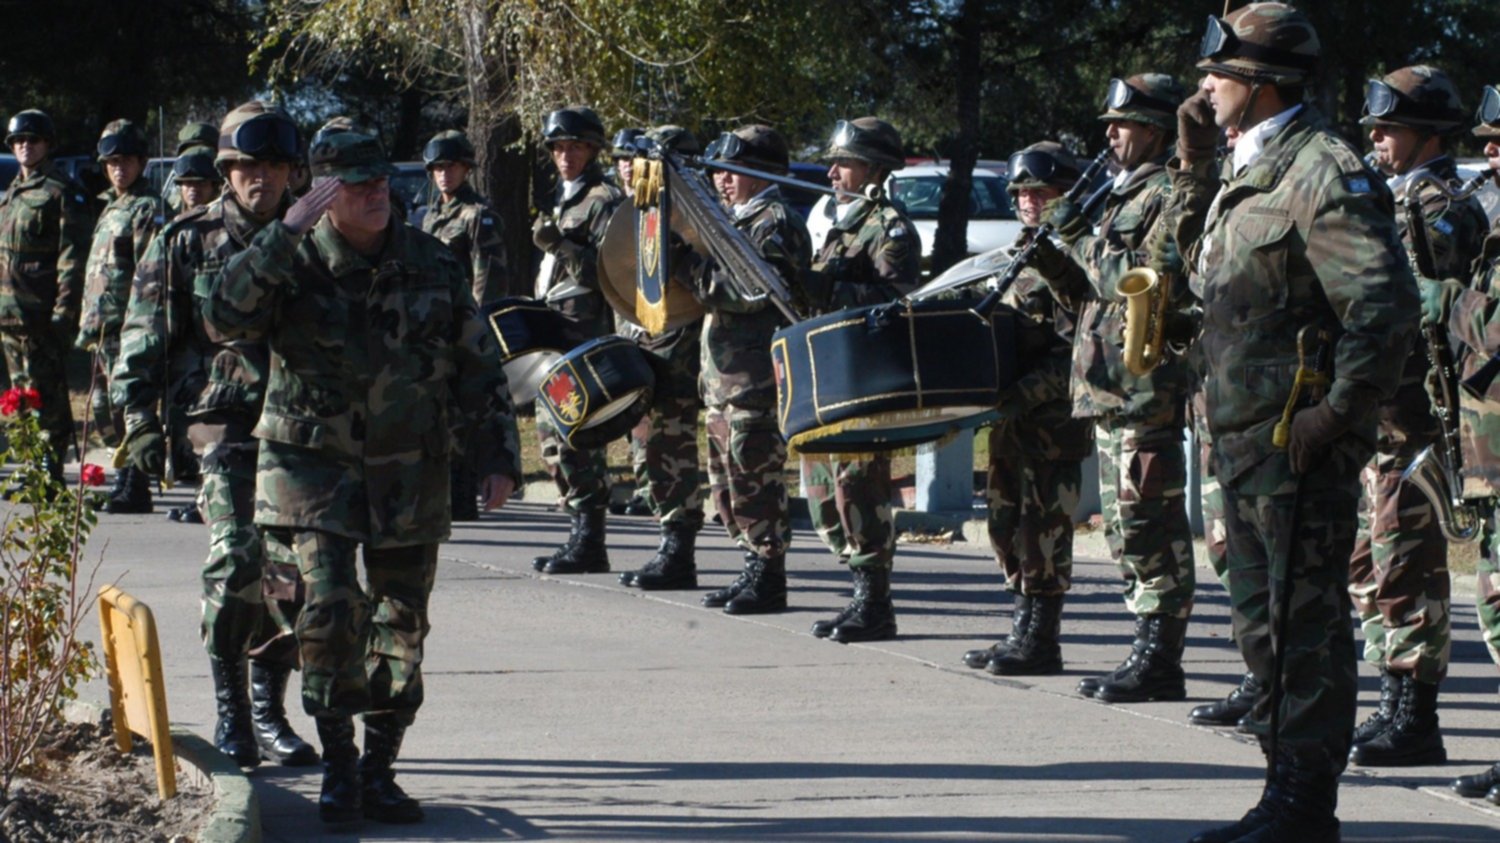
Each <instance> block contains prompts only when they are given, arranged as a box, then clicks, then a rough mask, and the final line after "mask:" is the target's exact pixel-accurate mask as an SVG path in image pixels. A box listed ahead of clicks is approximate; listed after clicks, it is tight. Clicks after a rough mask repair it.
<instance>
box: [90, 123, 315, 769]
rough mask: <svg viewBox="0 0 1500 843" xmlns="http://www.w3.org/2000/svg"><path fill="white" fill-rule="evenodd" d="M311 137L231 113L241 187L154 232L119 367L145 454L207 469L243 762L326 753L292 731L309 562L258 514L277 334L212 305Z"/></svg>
mask: <svg viewBox="0 0 1500 843" xmlns="http://www.w3.org/2000/svg"><path fill="white" fill-rule="evenodd" d="M297 141H298V138H297V130H296V126H295V124H293V123H292V121H291V118H289V117H287V116H286V115H285V114H284V113H283V112H280V111H278V110H275V109H273V108H271V107H270V106H267V105H266V104H264V103H261V102H256V101H252V102H248V103H245V104H243V105H241V106H239V107H238V108H236V109H234V110H233V111H231V112H229V114H228V115H227V116H226V117H225V118H224V123H223V133H222V136H221V139H220V141H219V149H218V153H217V155H218V166H219V168H220V169H221V171H222V173H223V175H224V177H225V180H226V181H227V182H228V184H229V186H230V189H229V191H227V192H226V193H225V194H224V195H223V196H221V197H219V198H218V199H216V200H214V201H213V202H211V203H209V204H208V205H205V206H203V207H201V208H196V209H193V210H191V211H187V212H185V213H184V214H183V215H182V216H180V217H178V218H177V219H175V220H173V221H172V222H171V223H170V224H168V225H167V226H166V227H165V228H164V229H163V230H162V232H161V234H160V235H158V236H157V237H156V238H155V239H154V240H153V241H152V242H151V246H150V248H149V249H148V250H147V252H146V254H145V256H144V257H143V258H142V259H141V262H140V266H139V267H138V268H137V271H136V275H135V280H134V284H133V288H132V290H131V294H130V301H129V307H128V309H127V311H126V315H125V323H124V326H123V327H122V328H121V329H120V356H119V359H118V360H117V361H116V363H115V368H114V372H113V378H112V382H113V389H112V393H111V397H112V398H113V400H114V402H115V405H116V406H118V407H120V409H121V411H122V412H123V413H124V415H125V448H126V450H127V452H128V453H129V457H130V463H131V465H132V466H133V467H134V468H135V469H136V470H138V471H140V472H141V473H142V474H144V475H149V476H156V477H162V478H163V479H165V480H167V481H169V482H171V481H176V482H182V481H185V480H191V479H192V478H193V476H195V475H197V474H199V472H200V470H201V486H200V487H199V489H198V508H199V511H201V512H202V514H203V516H204V518H205V519H206V521H207V523H208V557H207V558H206V559H205V560H204V563H203V572H202V579H203V619H202V636H203V647H204V649H205V650H207V651H208V660H209V668H210V672H211V675H212V676H213V682H214V697H215V700H216V702H217V704H218V723H217V726H216V728H215V730H214V744H215V745H216V746H217V747H218V748H219V750H220V751H221V752H223V753H224V754H226V755H228V756H230V757H231V758H233V759H234V760H235V761H236V762H237V763H238V764H239V765H240V766H242V767H254V766H255V765H257V764H259V763H260V761H261V759H263V758H264V759H266V760H270V761H275V762H277V763H281V764H287V765H292V766H305V765H309V764H315V763H317V753H316V752H315V751H314V750H313V748H312V747H311V746H310V745H309V744H307V743H306V742H304V741H303V740H302V739H301V738H299V737H297V735H296V733H295V732H293V731H292V728H291V725H290V724H288V723H287V720H286V715H285V709H284V706H283V698H284V696H285V694H286V686H287V680H288V678H289V676H290V674H291V671H292V669H293V668H294V667H296V665H297V648H296V641H295V640H294V638H293V635H292V624H293V622H294V621H295V620H296V617H297V613H298V612H299V611H300V610H301V606H302V602H301V589H300V583H299V581H298V577H297V571H296V568H295V567H292V568H290V569H288V568H285V567H283V568H275V567H273V566H269V565H268V564H267V561H266V555H265V549H264V545H263V543H262V538H261V534H260V531H259V530H258V529H256V527H255V524H254V505H255V455H256V443H255V439H254V437H252V436H251V429H252V428H253V427H254V425H255V422H256V419H257V418H259V416H260V408H261V402H262V399H263V396H264V389H265V379H266V377H267V374H268V372H269V366H270V360H269V356H268V353H267V351H266V348H265V344H264V343H261V342H255V341H248V340H239V339H232V338H230V337H228V336H226V335H225V334H224V333H222V332H220V331H218V330H217V329H215V328H214V327H213V326H212V325H211V324H210V323H208V322H207V321H205V314H204V312H203V307H204V303H205V299H206V298H207V295H208V291H209V288H210V287H212V286H213V283H214V281H215V279H216V278H217V277H218V275H219V273H220V272H222V271H223V268H224V265H225V263H226V262H227V261H228V260H229V258H230V257H231V256H233V255H235V254H237V253H239V252H240V251H241V250H243V249H244V248H245V247H246V246H248V245H249V243H250V239H251V237H253V236H254V235H255V233H256V232H257V231H259V230H260V229H261V228H262V227H264V226H265V225H267V224H268V223H270V222H271V221H272V220H274V219H276V218H277V217H278V216H279V215H280V213H281V212H282V211H283V210H284V208H285V203H284V198H285V191H286V179H287V175H288V173H289V172H290V170H291V161H292V160H293V159H294V158H296V157H298V155H299V154H300V150H299V149H298V143H297ZM189 444H190V445H191V450H189V449H188V447H189ZM169 454H170V457H171V458H170V460H169V459H168V455H169ZM247 659H248V661H249V683H250V684H249V687H248V688H247V687H246V684H245V683H246V664H245V663H246V661H247Z"/></svg>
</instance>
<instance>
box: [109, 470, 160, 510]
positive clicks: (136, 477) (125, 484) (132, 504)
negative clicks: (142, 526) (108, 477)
mask: <svg viewBox="0 0 1500 843" xmlns="http://www.w3.org/2000/svg"><path fill="white" fill-rule="evenodd" d="M104 511H105V512H107V513H109V514H111V515H150V514H151V511H152V508H151V480H150V478H148V477H147V476H146V475H145V473H144V472H142V471H141V470H140V469H137V468H133V467H131V466H128V465H127V466H125V467H124V468H122V469H120V470H119V471H117V472H115V487H114V488H113V489H111V490H110V492H109V497H107V498H105V499H104Z"/></svg>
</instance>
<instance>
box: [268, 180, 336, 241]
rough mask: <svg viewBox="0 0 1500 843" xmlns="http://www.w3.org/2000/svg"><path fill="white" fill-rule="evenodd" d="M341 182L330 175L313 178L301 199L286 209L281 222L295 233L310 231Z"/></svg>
mask: <svg viewBox="0 0 1500 843" xmlns="http://www.w3.org/2000/svg"><path fill="white" fill-rule="evenodd" d="M341 184H343V182H341V181H339V180H338V179H336V178H334V177H332V176H323V177H321V178H317V179H314V180H313V183H312V188H311V189H310V190H308V191H307V193H304V194H303V195H302V198H301V199H298V200H297V201H296V202H293V203H292V207H290V208H287V209H286V216H284V217H282V218H281V224H282V225H284V226H286V227H287V228H290V229H291V230H292V231H294V232H296V233H297V234H306V233H307V232H308V231H311V230H312V227H313V226H314V225H317V223H318V220H320V219H322V218H323V212H324V211H327V210H328V207H329V206H330V205H332V204H333V200H335V199H337V198H338V195H339V186H340V185H341Z"/></svg>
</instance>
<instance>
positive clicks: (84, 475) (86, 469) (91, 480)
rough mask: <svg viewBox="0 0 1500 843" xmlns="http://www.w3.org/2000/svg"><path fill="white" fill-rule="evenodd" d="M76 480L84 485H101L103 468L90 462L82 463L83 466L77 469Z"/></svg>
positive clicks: (102, 483)
mask: <svg viewBox="0 0 1500 843" xmlns="http://www.w3.org/2000/svg"><path fill="white" fill-rule="evenodd" d="M78 480H79V482H81V483H82V484H83V485H85V486H103V485H104V469H103V468H102V467H100V466H97V465H94V464H93V463H91V462H86V463H84V464H83V468H81V469H79V470H78Z"/></svg>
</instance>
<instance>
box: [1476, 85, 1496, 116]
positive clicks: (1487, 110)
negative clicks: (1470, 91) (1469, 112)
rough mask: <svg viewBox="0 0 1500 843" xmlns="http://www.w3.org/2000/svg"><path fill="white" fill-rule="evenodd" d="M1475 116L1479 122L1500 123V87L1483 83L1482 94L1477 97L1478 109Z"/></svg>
mask: <svg viewBox="0 0 1500 843" xmlns="http://www.w3.org/2000/svg"><path fill="white" fill-rule="evenodd" d="M1476 116H1477V117H1478V118H1479V122H1481V123H1489V124H1496V123H1500V88H1496V87H1495V86H1494V85H1485V86H1484V94H1483V96H1481V97H1480V98H1479V111H1478V112H1476Z"/></svg>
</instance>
